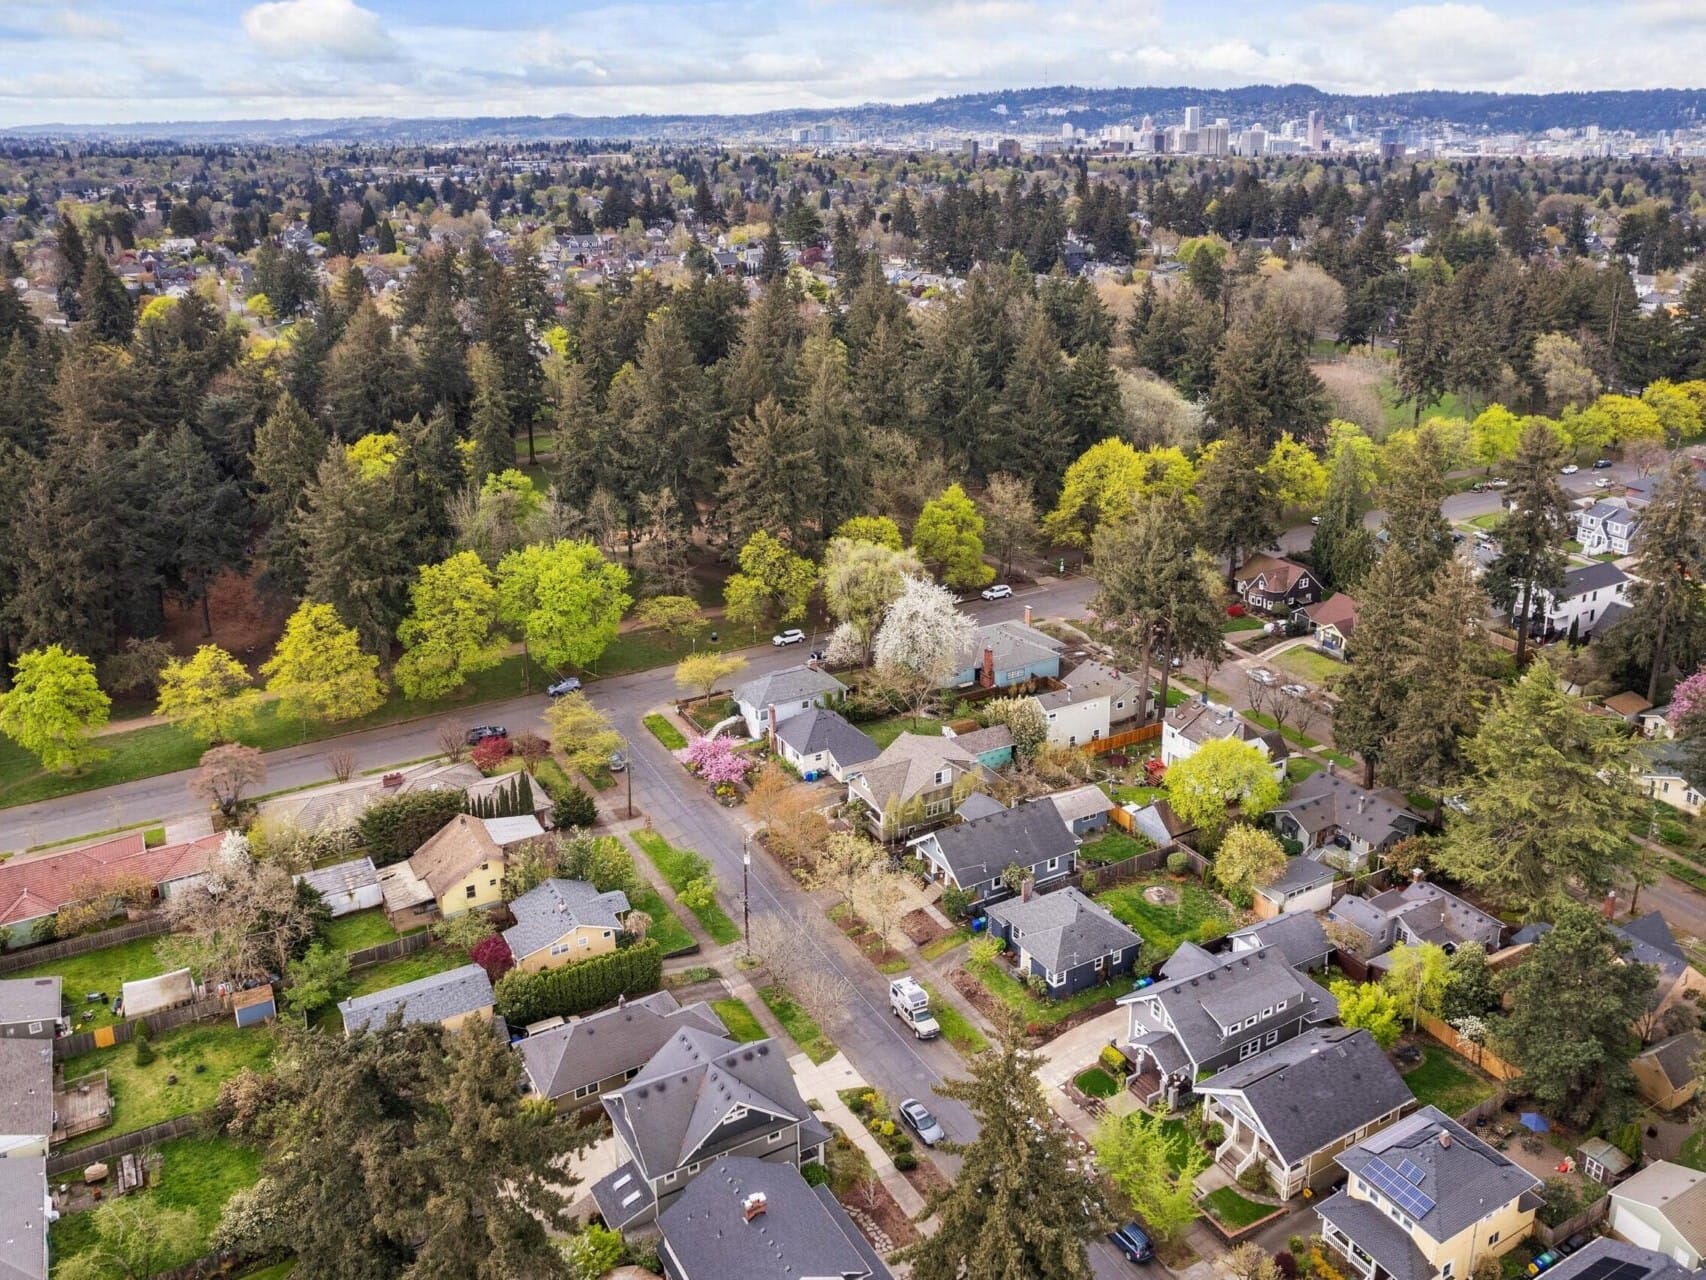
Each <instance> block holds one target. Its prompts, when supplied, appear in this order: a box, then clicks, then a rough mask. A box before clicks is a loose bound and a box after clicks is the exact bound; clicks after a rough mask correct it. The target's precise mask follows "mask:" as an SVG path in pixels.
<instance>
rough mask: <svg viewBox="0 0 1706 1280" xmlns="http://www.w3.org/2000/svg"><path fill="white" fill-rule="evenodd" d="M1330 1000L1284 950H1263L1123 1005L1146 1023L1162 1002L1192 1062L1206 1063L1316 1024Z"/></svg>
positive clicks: (1162, 986) (1226, 961) (1132, 996)
mask: <svg viewBox="0 0 1706 1280" xmlns="http://www.w3.org/2000/svg"><path fill="white" fill-rule="evenodd" d="M1330 998H1331V997H1329V996H1328V995H1327V993H1326V992H1324V991H1323V990H1322V989H1321V988H1320V987H1318V986H1316V985H1315V984H1314V983H1313V982H1311V981H1309V980H1308V979H1307V978H1304V977H1302V976H1300V975H1299V974H1298V972H1297V971H1296V970H1295V969H1293V968H1292V967H1291V965H1290V964H1289V963H1288V962H1287V961H1286V958H1285V955H1284V953H1283V952H1281V951H1280V950H1279V948H1277V947H1264V948H1262V949H1261V950H1259V951H1245V952H1241V953H1238V954H1236V955H1233V956H1230V957H1227V958H1224V959H1221V960H1220V961H1219V963H1217V964H1216V965H1215V966H1214V968H1212V969H1205V970H1202V971H1201V972H1196V973H1192V974H1190V975H1189V976H1186V977H1180V978H1170V979H1168V980H1167V981H1166V982H1162V983H1158V984H1157V985H1155V986H1153V987H1149V988H1146V989H1145V990H1143V991H1134V992H1132V993H1131V994H1130V995H1127V996H1121V997H1120V1001H1119V1002H1120V1003H1121V1004H1135V1005H1137V1006H1138V1020H1139V1021H1140V1022H1142V1021H1143V1020H1144V1019H1145V1018H1147V1017H1150V1016H1152V1015H1150V1014H1149V1013H1148V1010H1147V1008H1146V1006H1147V1004H1148V1002H1150V1001H1152V1000H1155V1001H1159V1002H1160V1004H1161V1007H1162V1009H1163V1010H1165V1011H1166V1013H1167V1016H1168V1018H1169V1019H1170V1020H1171V1022H1172V1029H1173V1032H1174V1034H1176V1035H1177V1036H1178V1038H1179V1042H1180V1043H1181V1044H1182V1045H1184V1047H1185V1049H1186V1050H1187V1051H1188V1052H1189V1053H1190V1055H1191V1060H1192V1061H1193V1062H1206V1061H1207V1060H1208V1059H1210V1058H1212V1057H1213V1056H1214V1055H1215V1054H1217V1053H1219V1052H1221V1051H1222V1050H1223V1049H1224V1048H1225V1047H1226V1045H1228V1044H1229V1043H1232V1042H1234V1041H1244V1040H1250V1039H1254V1038H1256V1037H1258V1036H1261V1035H1264V1034H1266V1032H1267V1030H1268V1028H1270V1027H1274V1026H1278V1025H1279V1024H1281V1023H1286V1022H1291V1021H1294V1020H1295V1019H1297V1018H1298V1017H1299V1016H1303V1017H1305V1018H1308V1019H1309V1020H1310V1021H1315V1020H1317V1016H1318V1010H1319V1009H1320V1007H1321V1005H1322V1002H1323V1000H1324V999H1330ZM1282 1005H1283V1007H1281V1006H1282ZM1334 1007H1335V1009H1336V1006H1334ZM1267 1008H1273V1009H1274V1010H1275V1012H1274V1013H1273V1014H1272V1015H1270V1016H1268V1017H1266V1018H1262V1017H1261V1013H1262V1010H1264V1009H1267ZM1252 1017H1255V1018H1259V1019H1260V1021H1258V1022H1257V1023H1256V1024H1255V1025H1254V1026H1253V1027H1245V1028H1243V1029H1242V1030H1239V1031H1235V1032H1231V1033H1228V1032H1226V1031H1223V1030H1222V1029H1221V1028H1222V1027H1226V1026H1230V1025H1232V1024H1233V1023H1236V1022H1243V1021H1245V1020H1246V1019H1248V1018H1252ZM1151 1029H1155V1030H1159V1029H1160V1028H1159V1027H1155V1028H1151Z"/></svg>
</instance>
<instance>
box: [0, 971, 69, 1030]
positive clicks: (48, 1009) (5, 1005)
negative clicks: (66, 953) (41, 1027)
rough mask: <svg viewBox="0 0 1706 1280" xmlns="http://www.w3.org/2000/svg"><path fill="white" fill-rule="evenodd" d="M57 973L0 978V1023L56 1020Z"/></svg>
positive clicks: (57, 1015)
mask: <svg viewBox="0 0 1706 1280" xmlns="http://www.w3.org/2000/svg"><path fill="white" fill-rule="evenodd" d="M59 988H60V980H59V978H58V977H48V978H0V1023H5V1022H57V1021H58V1020H59Z"/></svg>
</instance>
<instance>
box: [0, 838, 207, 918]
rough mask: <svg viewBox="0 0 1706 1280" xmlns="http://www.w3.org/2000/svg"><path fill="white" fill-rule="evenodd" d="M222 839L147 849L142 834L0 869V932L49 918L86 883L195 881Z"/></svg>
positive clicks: (17, 861) (23, 860)
mask: <svg viewBox="0 0 1706 1280" xmlns="http://www.w3.org/2000/svg"><path fill="white" fill-rule="evenodd" d="M222 839H223V837H221V836H217V835H212V836H203V837H202V838H201V839H199V840H192V841H189V842H188V843H185V844H169V845H161V846H160V847H159V848H157V849H149V848H147V847H146V846H145V845H144V843H143V839H142V833H141V832H132V833H131V834H129V835H124V836H118V837H116V838H114V839H112V840H103V841H102V842H101V843H99V844H92V845H86V846H84V847H83V848H81V849H67V850H66V851H65V852H63V853H53V854H48V855H46V856H45V857H40V858H29V857H24V858H14V859H12V860H11V861H9V862H4V863H0V927H4V926H6V925H12V924H17V923H18V922H19V921H22V920H34V919H37V918H38V917H40V916H46V915H52V914H53V913H54V912H55V911H57V910H59V908H60V907H62V906H64V905H66V904H67V903H68V902H70V901H71V900H72V899H71V891H72V889H74V888H75V887H76V886H78V885H79V884H81V883H83V882H85V881H88V880H91V879H99V878H116V877H118V876H121V875H124V876H130V875H136V876H144V877H146V878H147V879H149V880H151V881H152V882H153V883H154V884H157V885H159V884H167V883H169V882H171V881H173V880H181V879H183V878H185V877H186V876H193V875H198V874H200V873H201V872H203V871H205V870H207V864H208V860H209V859H210V858H212V857H213V855H214V854H215V853H217V852H218V851H219V845H220V841H221V840H222Z"/></svg>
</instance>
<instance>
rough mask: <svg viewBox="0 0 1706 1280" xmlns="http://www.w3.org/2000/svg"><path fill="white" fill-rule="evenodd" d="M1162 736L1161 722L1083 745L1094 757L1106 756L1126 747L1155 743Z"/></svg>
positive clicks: (1113, 734)
mask: <svg viewBox="0 0 1706 1280" xmlns="http://www.w3.org/2000/svg"><path fill="white" fill-rule="evenodd" d="M1160 736H1161V722H1160V721H1159V720H1157V721H1156V722H1155V723H1154V724H1146V725H1144V726H1143V727H1142V728H1140V729H1127V730H1126V731H1125V732H1124V733H1111V734H1109V735H1108V736H1107V737H1105V738H1093V739H1091V740H1090V741H1089V742H1086V743H1084V744H1083V747H1084V750H1086V751H1088V752H1089V753H1090V754H1091V755H1093V756H1105V755H1108V754H1109V753H1110V752H1114V751H1119V750H1121V749H1122V748H1125V747H1134V746H1137V745H1138V744H1139V743H1143V742H1154V741H1155V739H1157V738H1159V737H1160Z"/></svg>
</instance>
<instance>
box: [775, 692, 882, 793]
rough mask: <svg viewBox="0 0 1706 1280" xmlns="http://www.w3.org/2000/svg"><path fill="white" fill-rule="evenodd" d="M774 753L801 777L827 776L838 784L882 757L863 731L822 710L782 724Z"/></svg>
mask: <svg viewBox="0 0 1706 1280" xmlns="http://www.w3.org/2000/svg"><path fill="white" fill-rule="evenodd" d="M776 750H777V751H778V752H780V753H781V756H782V759H784V760H786V761H787V762H788V763H789V764H791V765H793V766H794V768H796V769H798V770H799V771H800V773H801V774H812V773H818V774H822V773H827V774H829V776H830V777H832V778H834V779H835V780H836V781H837V782H846V781H847V776H848V775H849V774H850V773H853V772H854V771H855V770H857V769H858V768H859V767H860V766H862V765H864V764H866V763H868V762H869V761H872V760H875V759H876V758H877V757H878V756H879V755H880V754H882V752H881V749H880V748H879V747H878V746H877V744H876V743H875V742H873V741H872V740H871V739H870V737H869V736H868V735H866V734H865V733H864V732H863V731H861V730H860V729H857V728H855V727H854V726H853V725H851V724H849V723H848V722H847V721H846V720H845V719H843V718H842V717H841V716H839V715H837V714H836V713H835V712H833V711H825V710H824V709H823V708H821V707H814V708H812V709H811V710H810V711H804V712H801V713H800V714H799V715H796V716H791V717H789V718H788V719H786V720H784V721H782V722H781V724H780V725H778V726H777V729H776Z"/></svg>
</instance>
